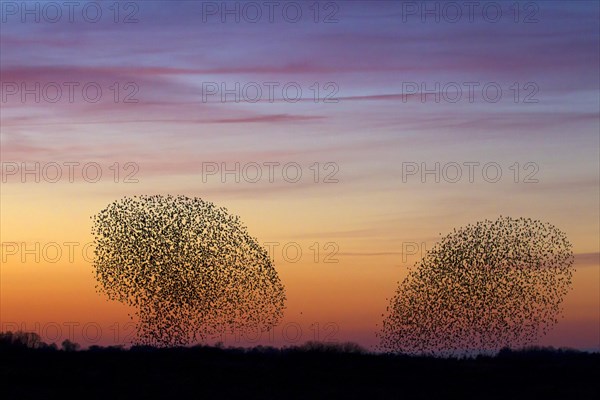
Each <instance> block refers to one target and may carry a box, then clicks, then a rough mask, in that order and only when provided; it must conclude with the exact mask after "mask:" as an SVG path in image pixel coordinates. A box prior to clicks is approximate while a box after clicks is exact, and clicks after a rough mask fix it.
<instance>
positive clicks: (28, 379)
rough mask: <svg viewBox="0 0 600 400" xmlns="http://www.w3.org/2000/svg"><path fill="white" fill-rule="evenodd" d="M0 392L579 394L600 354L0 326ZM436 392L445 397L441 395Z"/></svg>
mask: <svg viewBox="0 0 600 400" xmlns="http://www.w3.org/2000/svg"><path fill="white" fill-rule="evenodd" d="M0 374H1V377H0V378H1V382H2V392H3V393H4V394H7V395H8V397H4V396H3V398H10V399H34V398H36V399H38V398H51V397H58V396H60V397H62V398H74V397H76V396H77V397H80V396H81V398H94V399H101V398H102V399H105V398H128V399H138V398H172V399H175V398H183V397H192V398H200V399H203V398H206V399H212V398H217V397H218V398H221V399H229V398H244V399H267V398H268V399H271V398H272V399H325V398H326V399H335V398H351V399H378V398H380V399H384V398H385V399H388V398H393V399H427V398H446V397H449V396H450V397H452V398H461V399H465V398H477V399H503V400H506V399H538V398H543V399H565V398H569V399H578V398H580V399H588V398H597V396H598V394H600V388H599V383H598V378H597V377H598V376H600V354H598V353H587V352H581V351H577V350H565V349H553V348H527V349H523V350H518V351H513V350H509V349H504V350H502V351H500V352H499V353H498V354H496V355H494V356H482V355H479V356H476V357H455V358H434V357H425V356H408V355H400V354H374V353H369V352H367V351H365V350H364V349H362V348H361V347H359V346H358V345H356V344H352V343H342V344H328V343H327V344H326V343H317V342H308V343H306V344H304V345H302V346H296V347H287V348H283V349H276V348H272V347H260V346H259V347H255V348H251V349H244V348H223V347H220V346H217V347H209V346H195V347H179V348H162V349H158V348H153V347H149V346H134V347H131V348H130V349H124V348H122V347H119V346H111V347H100V346H92V347H90V348H89V349H87V350H79V346H78V345H77V344H75V343H73V342H70V341H68V340H66V341H64V342H63V343H62V344H61V346H60V347H59V346H57V345H55V344H51V345H48V344H46V343H43V342H42V341H41V340H40V337H39V336H38V335H36V334H35V333H25V332H16V333H12V332H5V333H0ZM441 396H444V397H441Z"/></svg>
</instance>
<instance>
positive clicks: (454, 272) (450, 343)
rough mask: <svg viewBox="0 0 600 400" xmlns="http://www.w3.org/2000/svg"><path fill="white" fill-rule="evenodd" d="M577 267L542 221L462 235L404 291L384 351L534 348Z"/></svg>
mask: <svg viewBox="0 0 600 400" xmlns="http://www.w3.org/2000/svg"><path fill="white" fill-rule="evenodd" d="M573 261H574V257H573V253H572V250H571V244H570V243H569V241H568V240H567V238H566V235H565V234H564V233H563V232H561V231H560V230H558V229H557V228H556V227H554V226H553V225H550V224H547V223H543V222H540V221H536V220H531V219H528V218H518V219H513V218H510V217H500V218H499V219H498V220H496V221H490V220H485V221H481V222H478V223H476V224H475V225H468V226H466V227H463V228H460V229H455V230H454V231H453V232H452V233H451V234H449V235H447V236H445V237H443V238H442V239H441V241H440V242H438V243H437V244H436V245H435V247H434V248H433V249H432V250H430V251H428V252H427V255H426V256H425V257H424V258H423V259H422V260H421V262H420V263H417V264H416V265H415V268H414V269H413V270H411V271H410V272H409V274H408V276H407V277H406V278H405V280H404V281H403V282H402V283H400V285H399V287H398V290H397V292H396V294H395V296H394V297H393V298H392V299H391V301H390V306H389V307H388V310H387V311H388V314H387V316H385V315H384V317H385V318H384V322H383V327H382V329H381V331H380V332H378V336H379V337H380V349H381V350H383V351H389V352H402V353H408V354H432V355H452V354H456V353H460V352H465V351H476V352H481V351H484V352H485V351H496V350H499V349H501V348H503V347H513V348H514V347H521V346H525V345H528V344H532V343H534V342H535V340H536V339H537V338H538V337H539V336H540V335H542V334H545V333H546V332H547V331H548V330H549V329H550V328H551V327H552V326H553V325H554V324H555V323H556V322H557V319H558V316H559V315H560V312H561V303H562V301H563V298H564V296H565V295H566V293H567V292H568V290H569V287H570V284H571V277H572V273H573V271H572V265H573Z"/></svg>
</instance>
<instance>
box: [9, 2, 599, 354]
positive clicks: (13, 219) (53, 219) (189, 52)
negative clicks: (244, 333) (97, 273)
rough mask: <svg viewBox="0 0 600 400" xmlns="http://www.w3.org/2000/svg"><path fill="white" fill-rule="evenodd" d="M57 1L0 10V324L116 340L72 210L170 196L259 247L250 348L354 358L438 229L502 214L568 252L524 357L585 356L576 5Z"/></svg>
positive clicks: (591, 206)
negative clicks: (538, 349)
mask: <svg viewBox="0 0 600 400" xmlns="http://www.w3.org/2000/svg"><path fill="white" fill-rule="evenodd" d="M63 3H64V2H63V1H61V0H60V1H55V2H52V1H35V2H34V1H32V2H21V1H18V2H12V1H4V0H2V1H0V46H1V51H0V72H1V77H0V81H1V85H2V86H1V93H0V94H1V104H0V105H1V107H2V111H1V118H0V122H1V158H2V186H1V208H0V213H1V227H0V228H1V232H0V233H1V240H0V241H1V242H2V260H1V261H2V267H1V272H0V323H1V329H0V330H16V329H21V328H24V330H36V331H38V332H39V333H41V335H42V338H43V339H45V340H48V341H57V342H58V341H61V340H62V339H64V338H66V337H67V336H68V334H69V332H73V337H74V339H75V340H76V341H78V342H80V343H82V344H84V346H87V345H91V344H114V343H126V341H127V334H128V333H131V331H132V329H131V322H130V321H131V320H130V317H129V313H130V312H132V310H129V309H127V307H125V306H123V305H121V304H119V303H115V302H108V301H107V300H106V298H105V297H104V296H103V295H102V294H99V293H98V292H97V291H96V289H95V285H96V281H95V278H94V274H93V269H92V265H91V262H90V257H89V256H88V255H91V251H89V253H88V255H86V254H85V252H84V251H83V249H84V247H85V245H86V244H87V243H90V242H91V241H92V240H93V236H92V235H91V220H90V217H91V216H93V215H94V214H96V213H97V212H99V211H100V210H102V209H103V208H105V207H106V206H107V205H108V204H109V203H111V202H112V201H114V200H117V199H119V198H122V197H123V196H134V195H140V194H173V195H178V194H181V195H186V196H190V197H193V196H196V197H201V198H203V199H204V200H208V201H211V202H213V203H215V204H216V205H218V206H224V207H226V208H227V209H228V210H229V211H230V212H231V213H232V214H235V215H239V216H240V218H241V220H242V221H243V222H244V223H245V225H246V226H247V228H248V231H249V232H250V234H251V235H252V236H254V237H256V238H257V239H258V241H259V242H260V243H261V244H263V245H265V247H270V248H273V247H274V252H273V253H272V256H273V258H274V260H275V266H276V269H277V272H278V273H279V276H280V278H281V279H282V282H283V284H284V285H285V287H286V291H287V303H286V305H287V308H286V310H285V316H284V320H283V321H282V323H281V324H280V325H279V326H278V327H276V329H275V331H274V333H273V336H272V337H268V336H267V335H265V337H263V338H262V339H261V340H262V341H261V343H263V344H272V345H276V346H282V345H292V344H295V343H302V342H304V341H307V340H312V339H319V340H338V341H354V342H357V343H360V344H361V345H363V346H365V347H367V348H373V347H374V345H375V344H376V343H377V338H376V337H375V332H376V330H377V329H378V326H380V325H381V321H382V314H384V313H385V312H386V306H387V305H388V299H389V298H391V297H392V296H393V295H394V292H395V290H396V287H397V285H398V281H401V280H402V279H403V278H404V277H405V276H406V274H407V272H408V268H409V267H411V266H412V265H413V264H414V263H415V262H417V261H418V260H419V259H420V258H421V256H422V255H424V252H425V250H426V249H428V248H431V247H432V246H433V245H434V244H435V242H436V240H437V239H438V238H439V237H440V236H439V235H440V234H441V235H445V234H447V233H450V232H451V231H452V229H453V228H457V227H460V226H465V225H467V224H469V223H474V222H476V221H478V220H484V219H486V218H488V219H495V218H497V217H498V216H500V215H507V216H512V217H530V218H534V219H539V220H542V221H545V222H550V223H552V224H554V225H556V226H557V227H558V228H559V229H561V230H562V231H564V232H565V233H566V234H567V236H568V238H569V240H570V241H571V243H572V244H573V252H574V253H575V268H576V272H575V274H574V276H573V285H572V290H571V292H570V293H569V294H568V296H567V297H566V299H565V303H564V312H563V317H562V319H561V320H560V322H559V324H558V325H557V326H556V327H555V328H554V330H553V331H552V332H551V333H550V334H549V335H547V336H546V337H544V338H542V339H541V341H540V344H543V345H553V346H566V347H575V348H581V349H595V350H599V349H600V315H599V313H600V311H599V310H600V260H599V254H600V247H599V246H600V245H599V242H600V181H599V179H600V156H599V154H600V153H599V152H600V150H599V149H600V133H599V132H600V117H599V109H600V96H599V93H600V92H599V90H600V81H599V80H600V78H599V72H598V71H599V67H600V61H599V46H600V35H599V29H600V22H599V21H600V17H599V12H600V10H599V3H598V2H596V1H569V2H559V1H537V2H520V3H519V2H517V3H515V2H513V1H510V2H508V1H506V2H504V1H501V2H485V1H483V2H480V3H479V4H480V5H479V6H478V7H476V8H475V9H474V10H470V9H469V8H468V6H467V5H466V4H467V3H469V2H460V1H459V2H456V3H454V4H457V5H458V7H459V9H460V12H461V13H462V14H457V9H456V8H452V7H448V6H446V5H445V3H444V2H403V1H335V2H327V1H321V2H318V3H314V2H309V1H297V2H285V1H280V2H279V3H280V4H279V5H278V6H276V7H275V6H273V7H275V8H274V9H272V10H270V9H269V7H270V6H268V5H265V2H263V1H257V2H226V3H223V2H203V1H178V0H176V1H168V2H167V1H146V0H144V1H133V2H120V3H118V6H115V5H114V3H115V2H114V1H98V2H86V1H77V2H76V3H77V6H74V9H73V10H70V9H69V8H68V7H67V6H65V5H64V4H63ZM88 3H92V5H89V4H88ZM248 4H250V5H248ZM84 10H85V11H84ZM71 11H72V12H71ZM257 11H258V12H259V13H260V14H257ZM269 11H272V13H271V14H270V13H269ZM57 12H59V13H57ZM498 13H499V14H498ZM36 18H37V19H39V22H36ZM95 19H97V21H96V22H94V21H95ZM236 19H237V20H236ZM53 21H54V22H53ZM252 21H254V22H252ZM236 85H239V86H236ZM236 87H239V90H236ZM84 88H85V89H84ZM223 88H224V89H226V90H228V92H227V93H223V91H222V89H223ZM257 88H260V90H261V91H260V92H259V91H257ZM284 88H285V89H284ZM98 89H99V90H101V93H100V92H98ZM499 91H501V93H499ZM300 92H301V93H300ZM423 92H425V93H423ZM271 95H272V96H271ZM23 163H26V164H23ZM36 163H37V165H38V166H39V170H38V172H39V176H37V177H36V172H35V168H36ZM115 163H117V164H115ZM236 163H238V164H239V176H237V177H236V175H235V173H223V172H224V171H223V170H224V169H227V170H228V171H233V170H235V168H236ZM316 163H317V164H316ZM436 163H438V164H437V165H438V166H439V167H438V175H437V176H436V172H435V170H436ZM515 163H518V164H515ZM57 166H58V169H57V168H56V167H57ZM257 166H258V167H259V169H258V171H260V173H261V174H262V175H261V176H260V177H257V175H256V173H257V168H256V167H257ZM284 166H286V168H285V169H284V168H283V167H284ZM457 166H458V167H459V168H460V172H461V175H460V176H459V175H457V171H458V170H457ZM484 166H486V167H485V169H484ZM215 168H218V170H217V171H215ZM423 169H426V171H425V172H426V173H425V174H423ZM32 171H33V172H32ZM98 171H100V173H101V174H100V175H97V172H98ZM484 171H485V172H484ZM57 172H60V173H61V176H57ZM70 172H72V176H69V175H70ZM225 172H227V171H225ZM298 172H300V173H301V176H297V173H298ZM469 172H473V173H472V176H470V174H469ZM271 173H272V176H270V174H271ZM498 173H501V175H499V174H498ZM36 178H39V181H40V182H39V183H36V182H35V181H36ZM70 178H72V179H70ZM270 178H272V179H270ZM436 178H438V179H437V180H438V182H436ZM236 180H237V182H236ZM273 243H277V244H278V245H277V246H274V245H273ZM315 243H316V245H315ZM36 246H37V247H36ZM417 247H420V250H418V251H417V250H416V248H417ZM284 248H285V249H286V251H287V253H286V252H284V251H283V249H284ZM317 248H318V249H319V251H318V252H317V251H316V249H317ZM57 249H58V251H60V252H61V254H57ZM69 249H72V250H73V257H72V259H70V257H69ZM298 249H300V250H301V252H302V254H301V255H300V256H298V257H297V256H296V252H297V251H298ZM421 250H422V251H421ZM36 257H39V259H38V260H36ZM295 258H298V260H295ZM53 261H55V262H53ZM329 261H337V262H329ZM116 327H118V334H117V329H116ZM59 337H60V339H59ZM55 338H56V339H55ZM225 343H226V344H230V345H235V344H236V343H237V342H236V341H235V338H232V337H230V338H227V339H226V341H225Z"/></svg>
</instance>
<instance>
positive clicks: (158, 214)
mask: <svg viewBox="0 0 600 400" xmlns="http://www.w3.org/2000/svg"><path fill="white" fill-rule="evenodd" d="M93 218H94V227H93V233H94V235H95V245H96V249H95V255H96V257H95V260H94V263H93V265H94V267H95V272H96V277H97V279H98V281H99V282H100V287H99V289H100V290H101V291H103V292H105V293H106V294H107V295H108V297H109V298H110V299H114V300H118V301H121V302H123V303H126V304H128V305H131V306H134V307H136V308H137V309H138V313H137V314H138V317H139V322H138V325H137V333H138V336H137V341H138V342H139V344H150V345H157V346H172V345H185V344H189V343H192V342H194V341H195V340H198V339H203V338H204V337H206V336H213V337H216V336H219V335H220V334H222V333H224V332H231V331H233V330H235V329H243V330H244V331H247V330H260V331H265V330H268V329H270V328H271V327H272V326H274V325H275V324H276V323H277V322H278V320H279V319H280V318H281V316H282V313H283V308H284V301H285V291H284V287H283V285H282V284H281V282H280V280H279V277H278V275H277V272H276V270H275V268H274V266H273V262H272V260H271V259H270V258H269V255H268V253H267V251H266V250H265V249H263V248H262V247H261V246H260V245H259V244H258V242H257V240H256V239H254V238H253V237H251V236H249V235H248V233H247V231H246V228H245V227H244V226H243V225H242V224H241V222H240V220H239V218H238V217H236V216H231V215H229V214H228V213H227V210H226V209H225V208H217V207H216V206H215V205H214V204H212V203H209V202H206V201H204V200H202V199H199V198H188V197H185V196H177V197H174V196H160V195H157V196H140V197H137V196H136V197H134V198H127V197H126V198H124V199H122V200H120V201H115V202H113V203H111V204H110V205H109V206H108V207H107V208H106V209H104V210H103V211H101V212H100V213H98V214H97V215H96V216H94V217H93Z"/></svg>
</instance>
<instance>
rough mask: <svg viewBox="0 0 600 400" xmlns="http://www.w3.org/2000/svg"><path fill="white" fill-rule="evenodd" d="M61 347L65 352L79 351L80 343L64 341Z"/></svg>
mask: <svg viewBox="0 0 600 400" xmlns="http://www.w3.org/2000/svg"><path fill="white" fill-rule="evenodd" d="M61 346H62V349H63V350H64V351H77V350H79V347H80V346H79V344H78V343H75V342H72V341H70V340H69V339H65V340H63V342H62V343H61Z"/></svg>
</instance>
